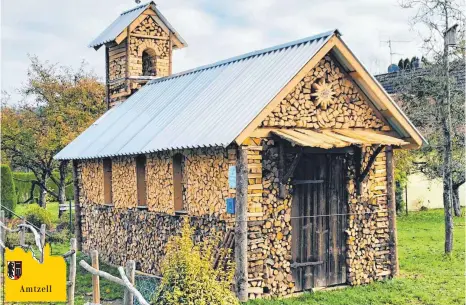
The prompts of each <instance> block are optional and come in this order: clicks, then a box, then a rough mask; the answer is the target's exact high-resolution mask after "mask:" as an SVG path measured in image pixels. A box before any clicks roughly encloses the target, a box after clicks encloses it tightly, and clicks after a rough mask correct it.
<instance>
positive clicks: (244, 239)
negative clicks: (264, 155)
mask: <svg viewBox="0 0 466 305" xmlns="http://www.w3.org/2000/svg"><path fill="white" fill-rule="evenodd" d="M237 156H238V160H237V164H236V208H235V209H236V212H235V214H236V215H235V221H236V224H235V263H236V268H235V289H236V296H237V298H238V299H239V300H240V301H241V302H246V301H247V300H248V291H247V289H248V253H247V251H248V224H247V220H248V219H247V213H248V151H247V148H246V147H244V146H240V147H238V151H237Z"/></svg>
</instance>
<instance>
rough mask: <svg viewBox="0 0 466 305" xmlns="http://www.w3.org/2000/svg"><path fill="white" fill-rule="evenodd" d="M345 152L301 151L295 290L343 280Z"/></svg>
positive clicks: (296, 200)
mask: <svg viewBox="0 0 466 305" xmlns="http://www.w3.org/2000/svg"><path fill="white" fill-rule="evenodd" d="M345 177H346V167H345V156H344V155H336V154H332V155H331V154H327V155H323V154H309V155H303V157H302V158H301V160H300V163H299V164H298V166H297V168H296V171H295V174H294V178H293V184H294V186H293V187H294V192H293V203H292V216H293V217H292V227H293V232H292V236H293V241H292V260H293V262H292V265H291V268H292V270H293V277H294V280H295V284H296V290H297V291H301V290H307V289H310V288H313V287H326V286H332V285H337V284H342V283H345V282H346V261H345V242H346V238H345V229H346V216H345V215H344V214H346V204H347V201H346V198H347V196H346V179H345Z"/></svg>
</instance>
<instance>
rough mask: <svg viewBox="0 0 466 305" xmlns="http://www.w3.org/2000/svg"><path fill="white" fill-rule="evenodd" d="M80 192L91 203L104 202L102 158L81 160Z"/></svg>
mask: <svg viewBox="0 0 466 305" xmlns="http://www.w3.org/2000/svg"><path fill="white" fill-rule="evenodd" d="M79 169H80V172H81V177H82V178H81V180H80V181H81V188H82V189H81V192H82V195H83V196H84V197H85V198H87V200H88V201H90V202H93V203H103V202H104V165H103V162H102V160H100V159H98V160H88V161H82V163H81V165H80V167H79Z"/></svg>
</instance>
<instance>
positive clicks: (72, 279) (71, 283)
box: [68, 238, 78, 305]
mask: <svg viewBox="0 0 466 305" xmlns="http://www.w3.org/2000/svg"><path fill="white" fill-rule="evenodd" d="M70 250H71V251H74V253H73V254H71V257H70V272H69V278H68V305H74V289H75V286H76V252H77V251H78V247H77V241H76V238H71V239H70Z"/></svg>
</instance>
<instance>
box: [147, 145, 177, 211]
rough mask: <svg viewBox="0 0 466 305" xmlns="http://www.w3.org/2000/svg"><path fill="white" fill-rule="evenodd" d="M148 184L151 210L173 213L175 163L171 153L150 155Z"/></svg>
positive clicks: (148, 158) (148, 159) (148, 198)
mask: <svg viewBox="0 0 466 305" xmlns="http://www.w3.org/2000/svg"><path fill="white" fill-rule="evenodd" d="M146 184H147V207H148V209H149V211H153V212H159V213H167V214H173V213H174V210H173V164H172V156H171V154H170V153H168V152H161V153H155V154H151V155H148V157H147V161H146Z"/></svg>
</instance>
